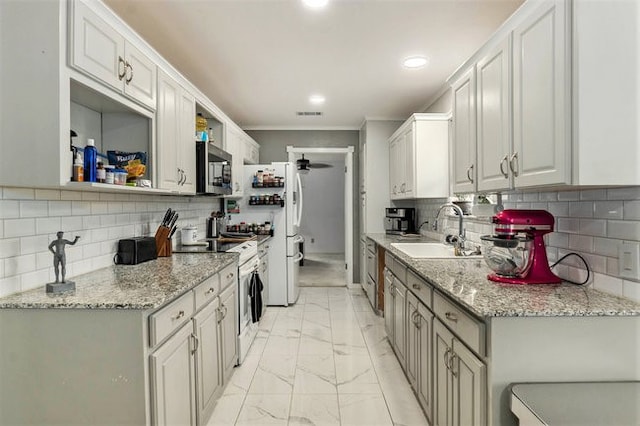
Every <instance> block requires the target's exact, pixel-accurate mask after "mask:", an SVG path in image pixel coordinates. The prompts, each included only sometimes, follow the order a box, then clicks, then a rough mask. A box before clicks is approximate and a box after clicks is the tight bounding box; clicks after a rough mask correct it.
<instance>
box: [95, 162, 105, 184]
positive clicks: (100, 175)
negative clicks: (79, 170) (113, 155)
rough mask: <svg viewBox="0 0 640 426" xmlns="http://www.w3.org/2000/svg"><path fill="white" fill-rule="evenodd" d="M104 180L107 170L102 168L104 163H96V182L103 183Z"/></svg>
mask: <svg viewBox="0 0 640 426" xmlns="http://www.w3.org/2000/svg"><path fill="white" fill-rule="evenodd" d="M106 179H107V170H106V169H105V168H104V163H103V162H102V161H98V168H97V169H96V181H97V182H100V183H105V181H106Z"/></svg>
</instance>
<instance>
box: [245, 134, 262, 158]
mask: <svg viewBox="0 0 640 426" xmlns="http://www.w3.org/2000/svg"><path fill="white" fill-rule="evenodd" d="M242 136H243V138H242V159H243V161H244V164H258V163H259V162H260V145H258V143H257V142H256V141H254V140H253V139H252V138H251V136H249V135H247V134H246V133H243V134H242Z"/></svg>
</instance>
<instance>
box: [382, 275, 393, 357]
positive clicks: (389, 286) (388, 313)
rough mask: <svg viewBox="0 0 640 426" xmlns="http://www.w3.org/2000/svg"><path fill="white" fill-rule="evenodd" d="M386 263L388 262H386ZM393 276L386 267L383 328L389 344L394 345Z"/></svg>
mask: <svg viewBox="0 0 640 426" xmlns="http://www.w3.org/2000/svg"><path fill="white" fill-rule="evenodd" d="M387 265H388V264H387ZM394 280H395V278H394V276H393V274H392V273H391V271H390V270H389V269H387V268H385V269H384V330H385V332H386V333H387V338H388V339H389V344H391V346H393V345H394V340H395V336H394V325H393V319H394V317H395V315H394V312H393V310H394V306H395V303H394V301H393V299H394V295H395V291H394V290H393V285H394Z"/></svg>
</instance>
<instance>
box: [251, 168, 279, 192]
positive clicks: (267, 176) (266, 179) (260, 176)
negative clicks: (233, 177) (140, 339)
mask: <svg viewBox="0 0 640 426" xmlns="http://www.w3.org/2000/svg"><path fill="white" fill-rule="evenodd" d="M251 187H252V188H284V178H283V177H282V176H276V175H275V170H270V169H264V170H258V171H257V172H256V173H255V174H254V175H253V179H252V180H251Z"/></svg>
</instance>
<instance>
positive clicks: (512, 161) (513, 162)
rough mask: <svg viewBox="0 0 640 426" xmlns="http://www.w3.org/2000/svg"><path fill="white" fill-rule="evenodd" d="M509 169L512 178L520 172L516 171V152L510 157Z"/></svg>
mask: <svg viewBox="0 0 640 426" xmlns="http://www.w3.org/2000/svg"><path fill="white" fill-rule="evenodd" d="M514 165H515V166H514ZM509 168H510V169H511V172H512V173H513V176H514V177H518V174H519V173H520V170H519V169H518V153H517V152H514V153H513V155H512V156H511V159H510V160H509Z"/></svg>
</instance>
